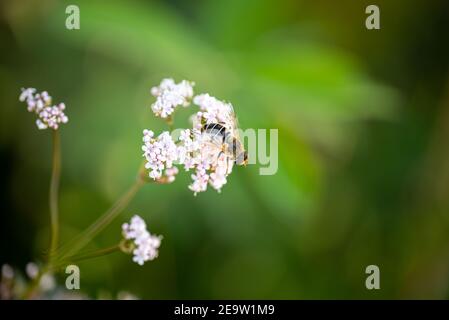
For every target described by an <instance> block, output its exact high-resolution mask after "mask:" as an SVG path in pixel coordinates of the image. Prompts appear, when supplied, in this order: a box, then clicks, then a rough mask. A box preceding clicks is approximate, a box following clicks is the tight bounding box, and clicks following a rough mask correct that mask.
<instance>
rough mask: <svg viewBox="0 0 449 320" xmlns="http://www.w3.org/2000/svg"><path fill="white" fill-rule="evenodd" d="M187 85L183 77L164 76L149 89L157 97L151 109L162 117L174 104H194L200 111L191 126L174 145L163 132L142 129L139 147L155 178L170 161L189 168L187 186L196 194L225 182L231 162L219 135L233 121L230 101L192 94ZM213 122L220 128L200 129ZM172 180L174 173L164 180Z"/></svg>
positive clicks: (170, 167)
mask: <svg viewBox="0 0 449 320" xmlns="http://www.w3.org/2000/svg"><path fill="white" fill-rule="evenodd" d="M191 84H192V82H189V81H186V80H183V81H181V82H180V83H179V84H175V82H174V81H173V79H164V80H162V82H161V84H160V86H159V87H154V88H152V93H153V95H154V96H156V97H157V101H156V102H155V103H154V104H153V106H152V108H153V111H154V112H155V114H156V115H158V116H161V117H163V118H165V117H166V116H167V115H170V114H171V113H172V112H173V111H174V106H177V105H182V106H184V107H185V106H188V105H190V102H193V103H194V104H195V105H197V106H198V107H199V109H200V111H198V112H197V113H195V114H194V115H193V117H192V122H193V126H192V129H186V130H183V131H181V133H180V136H179V138H178V141H177V143H176V144H175V142H174V141H173V139H172V138H171V137H170V135H169V133H168V132H166V131H165V132H163V133H162V134H161V135H159V136H158V137H157V138H154V133H153V132H152V131H150V130H145V131H144V138H143V141H144V145H143V147H142V148H143V151H144V157H145V158H146V161H147V162H146V168H147V169H149V171H150V172H149V177H150V178H152V179H154V180H156V181H161V179H162V178H163V177H164V176H168V173H169V170H173V169H175V168H176V167H173V164H174V163H175V164H180V165H183V166H184V169H185V170H186V171H189V170H191V169H193V171H194V173H193V174H192V175H191V177H192V180H193V181H192V183H191V184H190V185H189V189H190V190H192V191H193V192H194V193H195V195H196V194H197V193H198V192H203V191H206V190H207V186H208V185H211V186H212V187H213V188H214V189H216V190H217V191H220V190H221V188H222V187H223V185H225V184H226V182H227V176H228V175H229V174H230V173H231V171H232V167H233V165H234V161H233V160H232V159H231V157H229V156H228V155H227V154H226V153H225V152H224V150H223V149H224V148H223V144H224V143H225V141H224V139H223V136H224V134H225V131H226V132H232V131H233V130H235V129H236V124H235V116H234V110H233V107H232V105H231V104H230V103H227V102H223V101H220V100H218V99H216V98H215V97H212V96H210V95H209V94H207V93H205V94H199V95H196V96H194V94H193V88H192V85H191ZM164 96H167V97H170V99H168V98H164ZM213 124H219V125H220V126H221V127H223V128H224V129H222V131H221V132H213V133H212V132H210V131H211V130H204V126H205V125H213ZM216 131H217V130H216ZM218 131H220V130H218ZM164 170H165V172H164ZM176 173H177V170H176ZM174 179H175V178H174V175H173V176H170V179H169V180H168V182H172V181H173V180H174Z"/></svg>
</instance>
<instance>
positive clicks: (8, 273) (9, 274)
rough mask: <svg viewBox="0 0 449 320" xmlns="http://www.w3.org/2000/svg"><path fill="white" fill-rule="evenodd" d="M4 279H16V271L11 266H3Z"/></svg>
mask: <svg viewBox="0 0 449 320" xmlns="http://www.w3.org/2000/svg"><path fill="white" fill-rule="evenodd" d="M2 278H4V279H12V278H14V269H13V268H12V267H11V266H10V265H9V264H6V263H5V264H4V265H2Z"/></svg>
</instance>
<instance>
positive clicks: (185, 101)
mask: <svg viewBox="0 0 449 320" xmlns="http://www.w3.org/2000/svg"><path fill="white" fill-rule="evenodd" d="M193 86H194V83H193V82H190V81H187V80H182V81H181V82H180V83H178V84H176V83H175V81H174V80H173V79H170V78H169V79H163V80H162V81H161V83H160V85H159V86H158V87H153V88H151V94H152V95H153V96H155V97H156V98H157V99H156V102H155V103H153V104H152V105H151V109H152V110H153V112H154V114H155V115H156V116H158V117H161V118H167V117H168V116H170V115H171V114H172V113H173V111H174V110H175V108H176V107H177V106H183V107H188V106H189V105H190V101H191V99H192V97H193Z"/></svg>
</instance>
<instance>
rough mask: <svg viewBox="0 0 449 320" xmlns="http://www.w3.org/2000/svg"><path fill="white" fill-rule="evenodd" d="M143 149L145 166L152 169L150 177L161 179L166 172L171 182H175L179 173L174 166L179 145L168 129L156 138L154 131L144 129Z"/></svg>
mask: <svg viewBox="0 0 449 320" xmlns="http://www.w3.org/2000/svg"><path fill="white" fill-rule="evenodd" d="M142 150H143V156H144V157H145V159H146V163H145V168H146V169H148V170H150V173H149V176H150V178H152V179H154V180H160V179H162V176H163V174H164V175H165V176H166V177H168V180H170V181H169V182H173V181H174V179H175V175H176V174H177V173H178V171H177V169H174V168H173V162H174V161H175V160H176V159H177V147H176V144H175V143H174V141H173V139H172V137H171V136H170V134H169V133H168V131H165V132H162V133H161V134H160V135H159V136H158V137H157V138H154V132H153V131H151V130H144V131H143V146H142Z"/></svg>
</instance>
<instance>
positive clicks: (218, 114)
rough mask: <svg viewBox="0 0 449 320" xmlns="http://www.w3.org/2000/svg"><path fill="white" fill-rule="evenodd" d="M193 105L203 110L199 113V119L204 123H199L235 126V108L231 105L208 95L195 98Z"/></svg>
mask: <svg viewBox="0 0 449 320" xmlns="http://www.w3.org/2000/svg"><path fill="white" fill-rule="evenodd" d="M193 103H194V104H196V105H197V106H199V107H200V110H201V112H199V113H197V117H199V118H201V119H203V120H204V121H199V123H203V122H204V123H206V124H210V123H223V124H225V126H226V127H230V126H231V125H232V124H233V108H232V105H231V104H230V103H227V102H223V101H220V100H218V99H217V98H215V97H212V96H210V95H209V94H208V93H205V94H200V95H197V96H195V98H193Z"/></svg>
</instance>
